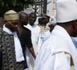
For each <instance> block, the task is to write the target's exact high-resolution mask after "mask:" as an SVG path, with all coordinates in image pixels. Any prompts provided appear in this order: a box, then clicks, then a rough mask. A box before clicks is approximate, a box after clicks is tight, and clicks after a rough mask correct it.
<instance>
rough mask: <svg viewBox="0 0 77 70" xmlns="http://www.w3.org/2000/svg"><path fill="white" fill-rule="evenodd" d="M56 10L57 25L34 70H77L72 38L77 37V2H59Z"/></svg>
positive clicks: (75, 51)
mask: <svg viewBox="0 0 77 70" xmlns="http://www.w3.org/2000/svg"><path fill="white" fill-rule="evenodd" d="M56 8H57V11H56V22H57V25H56V26H55V27H54V29H53V31H52V32H51V34H50V36H49V38H48V39H47V40H46V41H45V43H44V44H43V46H42V48H41V50H40V51H39V53H38V55H37V57H36V61H35V67H34V70H77V56H76V55H77V50H76V48H75V46H74V44H73V42H72V39H71V37H70V36H74V37H75V36H76V35H77V2H76V1H75V0H57V2H56ZM67 13H68V14H67Z"/></svg>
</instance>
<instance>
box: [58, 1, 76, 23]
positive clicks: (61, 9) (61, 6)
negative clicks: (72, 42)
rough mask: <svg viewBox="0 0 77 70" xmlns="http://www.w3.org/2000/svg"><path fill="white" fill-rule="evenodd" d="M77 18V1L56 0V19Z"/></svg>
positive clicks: (67, 20) (65, 20)
mask: <svg viewBox="0 0 77 70" xmlns="http://www.w3.org/2000/svg"><path fill="white" fill-rule="evenodd" d="M76 19H77V2H76V1H75V0H57V1H56V21H57V22H58V23H63V22H69V21H73V20H76Z"/></svg>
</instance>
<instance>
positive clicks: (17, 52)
mask: <svg viewBox="0 0 77 70" xmlns="http://www.w3.org/2000/svg"><path fill="white" fill-rule="evenodd" d="M3 30H4V31H5V32H7V33H8V34H10V35H13V36H14V44H15V55H16V62H21V61H24V56H23V52H22V47H21V43H20V40H19V38H18V36H17V33H16V32H12V31H11V30H9V29H8V28H7V27H5V25H4V26H3Z"/></svg>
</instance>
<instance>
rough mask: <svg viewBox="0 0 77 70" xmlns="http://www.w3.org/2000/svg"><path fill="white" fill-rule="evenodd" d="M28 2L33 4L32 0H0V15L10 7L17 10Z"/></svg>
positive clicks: (21, 8)
mask: <svg viewBox="0 0 77 70" xmlns="http://www.w3.org/2000/svg"><path fill="white" fill-rule="evenodd" d="M29 4H31V5H33V4H34V0H0V17H2V16H3V14H4V13H5V12H6V11H8V10H10V9H13V10H15V11H17V12H19V11H21V10H23V8H24V7H27V6H28V5H29Z"/></svg>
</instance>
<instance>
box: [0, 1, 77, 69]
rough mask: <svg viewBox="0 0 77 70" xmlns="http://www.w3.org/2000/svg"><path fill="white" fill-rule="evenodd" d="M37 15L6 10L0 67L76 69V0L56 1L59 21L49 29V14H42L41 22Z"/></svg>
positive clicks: (0, 37)
mask: <svg viewBox="0 0 77 70" xmlns="http://www.w3.org/2000/svg"><path fill="white" fill-rule="evenodd" d="M68 12H69V13H68ZM67 13H68V14H67ZM36 17H37V16H36V14H35V13H31V14H29V15H28V14H27V13H25V12H24V11H21V12H19V13H17V12H16V11H14V10H9V11H7V12H5V14H4V22H5V24H4V25H3V27H2V28H0V70H77V56H76V55H77V48H76V47H75V45H74V42H76V41H75V39H74V38H73V40H72V37H76V36H77V2H76V1H75V0H57V1H56V24H55V25H54V26H53V27H52V26H50V30H48V29H46V25H47V23H48V22H49V19H50V17H49V16H47V15H43V16H42V18H40V19H39V20H38V21H39V24H38V25H37V24H34V23H35V21H36ZM45 35H47V36H45ZM44 36H45V37H44ZM73 41H74V42H73ZM40 42H42V43H40ZM38 44H40V45H39V46H38ZM30 53H31V54H30Z"/></svg>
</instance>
